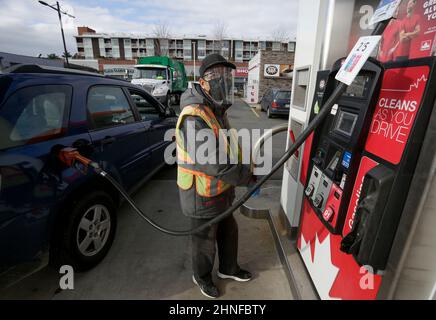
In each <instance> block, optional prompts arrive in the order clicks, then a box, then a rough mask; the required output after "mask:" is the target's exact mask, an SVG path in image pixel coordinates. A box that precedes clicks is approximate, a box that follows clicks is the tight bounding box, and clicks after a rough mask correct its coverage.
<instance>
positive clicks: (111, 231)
mask: <svg viewBox="0 0 436 320" xmlns="http://www.w3.org/2000/svg"><path fill="white" fill-rule="evenodd" d="M66 214H67V216H66V218H65V219H64V221H63V225H62V226H61V228H62V229H63V232H62V239H61V248H60V252H59V254H60V259H59V262H60V263H61V264H69V265H71V266H72V267H73V269H74V270H76V271H85V270H88V269H91V268H92V267H94V266H96V265H97V264H98V263H99V262H100V261H101V260H103V258H104V257H105V256H106V254H107V253H108V251H109V249H110V247H111V246H112V242H113V240H114V236H115V230H116V226H117V216H116V207H115V204H114V202H113V201H112V199H111V197H110V196H109V195H108V194H106V193H105V192H102V191H95V192H91V193H90V194H87V195H86V196H84V197H81V198H80V199H78V201H77V202H75V203H74V204H73V205H72V209H70V211H69V212H66Z"/></svg>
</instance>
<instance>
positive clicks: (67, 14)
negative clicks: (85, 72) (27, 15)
mask: <svg viewBox="0 0 436 320" xmlns="http://www.w3.org/2000/svg"><path fill="white" fill-rule="evenodd" d="M38 2H39V3H40V4H42V5H44V6H47V7H50V8H52V9H53V10H55V11H57V13H58V17H59V24H60V26H61V33H62V42H63V44H64V55H65V60H66V62H67V67H69V66H70V62H69V61H68V52H67V45H66V43H65V34H64V27H63V25H62V15H61V14H64V15H66V16H69V17H71V18H75V17H74V16H72V15H71V14H69V13H67V12H65V11H61V8H60V6H59V1H56V6H54V5H50V4H48V3H47V2H44V1H38Z"/></svg>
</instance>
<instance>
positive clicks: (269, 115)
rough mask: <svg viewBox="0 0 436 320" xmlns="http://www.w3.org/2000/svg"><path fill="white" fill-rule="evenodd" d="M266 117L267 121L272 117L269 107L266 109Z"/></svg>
mask: <svg viewBox="0 0 436 320" xmlns="http://www.w3.org/2000/svg"><path fill="white" fill-rule="evenodd" d="M266 115H267V117H268V118H269V119H271V118H272V117H273V115H272V114H271V111H270V109H269V107H267V108H266Z"/></svg>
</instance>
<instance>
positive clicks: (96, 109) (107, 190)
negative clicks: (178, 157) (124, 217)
mask: <svg viewBox="0 0 436 320" xmlns="http://www.w3.org/2000/svg"><path fill="white" fill-rule="evenodd" d="M176 121H177V118H176V115H175V112H174V110H172V109H169V108H165V107H164V106H162V105H161V104H160V103H159V102H157V101H156V100H155V99H154V98H153V97H152V96H151V95H149V94H148V93H147V92H146V91H144V90H143V89H141V88H138V87H137V86H135V85H132V84H130V83H129V82H126V81H122V80H118V79H112V78H107V77H104V76H100V75H98V74H93V73H88V72H81V71H75V70H69V69H62V68H48V67H41V66H33V65H21V66H18V67H16V68H15V69H14V70H11V71H10V72H9V73H7V74H3V75H0V274H7V273H8V272H7V271H8V270H9V271H10V270H13V269H17V268H13V267H14V266H15V267H16V266H26V267H25V268H24V267H23V268H20V269H29V270H32V269H33V268H34V267H37V266H40V265H43V264H45V262H47V261H50V262H52V263H54V264H55V265H63V264H68V265H71V266H73V268H74V270H77V271H82V270H87V269H89V268H92V267H93V266H95V265H96V264H97V263H99V262H100V261H101V260H102V259H103V258H104V256H105V255H106V253H107V252H108V250H109V249H110V247H111V244H112V241H113V239H114V235H115V230H116V225H117V217H116V211H117V208H118V206H119V205H120V202H121V199H120V196H119V194H118V193H117V191H116V190H115V189H114V188H113V187H112V186H111V185H109V184H108V183H107V182H106V181H104V180H102V179H101V178H100V177H98V176H97V175H96V174H95V173H93V172H92V171H91V170H89V171H88V172H86V174H84V173H82V172H80V171H78V170H76V169H74V168H71V167H67V166H66V165H64V164H63V163H61V162H60V161H59V159H58V153H59V150H61V149H62V148H64V147H74V148H77V149H78V150H79V152H80V153H81V154H82V155H84V156H86V157H89V158H91V159H92V160H94V161H97V162H99V163H100V164H101V165H102V167H103V168H104V170H106V171H107V172H109V173H110V174H111V175H112V176H113V177H115V178H116V179H117V180H118V182H120V183H121V184H122V185H123V186H124V188H125V189H127V190H134V189H136V188H137V187H138V186H140V185H141V184H142V183H143V182H144V181H145V180H147V179H148V178H150V177H151V176H152V175H153V173H155V172H157V171H158V170H159V169H160V168H162V166H164V165H165V161H164V150H165V149H166V147H167V146H168V145H169V144H170V143H171V141H164V135H165V132H167V130H169V129H173V128H175V124H176ZM10 273H11V272H9V274H10Z"/></svg>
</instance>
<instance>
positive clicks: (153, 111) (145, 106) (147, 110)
mask: <svg viewBox="0 0 436 320" xmlns="http://www.w3.org/2000/svg"><path fill="white" fill-rule="evenodd" d="M129 92H130V95H131V97H132V100H133V102H134V103H135V105H136V108H137V109H138V112H139V115H140V116H141V119H142V120H143V121H144V120H156V119H159V118H160V112H159V109H158V107H157V106H156V104H155V103H152V102H151V101H150V98H148V97H147V96H146V95H144V94H141V93H139V92H137V91H129Z"/></svg>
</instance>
